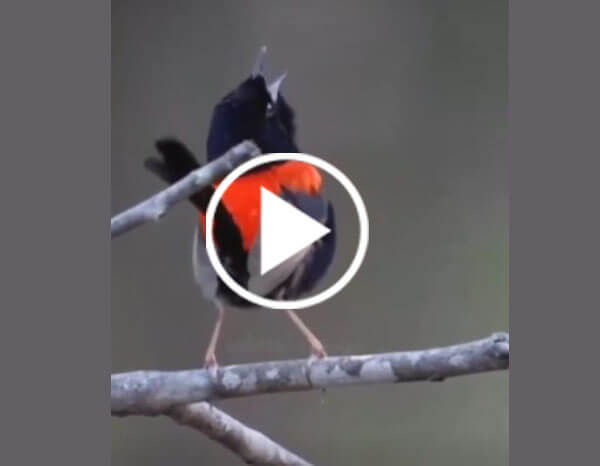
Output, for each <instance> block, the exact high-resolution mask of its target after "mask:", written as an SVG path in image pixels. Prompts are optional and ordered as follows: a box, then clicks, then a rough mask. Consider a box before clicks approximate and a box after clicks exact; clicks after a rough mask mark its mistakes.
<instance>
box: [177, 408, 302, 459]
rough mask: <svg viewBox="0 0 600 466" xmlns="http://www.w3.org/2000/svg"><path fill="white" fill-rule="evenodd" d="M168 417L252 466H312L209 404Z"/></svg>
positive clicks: (180, 410) (186, 409)
mask: <svg viewBox="0 0 600 466" xmlns="http://www.w3.org/2000/svg"><path fill="white" fill-rule="evenodd" d="M165 414H167V415H168V416H170V417H171V418H173V419H174V420H175V421H176V422H177V423H178V424H181V425H185V426H188V427H192V428H194V429H197V430H199V431H200V432H202V433H204V434H205V435H206V436H208V437H209V438H211V439H213V440H215V441H216V442H218V443H220V444H221V445H223V446H224V447H225V448H227V449H229V450H231V451H232V452H233V453H235V454H237V455H238V456H239V457H240V458H241V459H242V460H244V461H245V462H246V463H248V464H261V465H285V466H288V465H290V466H292V465H293V466H311V465H310V463H308V462H307V461H305V460H304V459H302V458H300V457H299V456H297V455H295V454H294V453H292V452H291V451H289V450H287V449H285V448H284V447H282V446H281V445H279V444H278V443H275V442H274V441H273V440H271V439H270V438H269V437H267V436H266V435H264V434H263V433H261V432H259V431H257V430H255V429H252V428H251V427H248V426H246V425H244V424H242V423H241V422H240V421H238V420H237V419H234V418H233V417H231V416H229V415H228V414H226V413H224V412H223V411H221V410H219V409H217V408H215V407H214V406H212V405H209V404H208V403H204V402H203V403H193V404H188V405H181V406H175V407H173V408H171V409H170V410H168V411H167V412H165Z"/></svg>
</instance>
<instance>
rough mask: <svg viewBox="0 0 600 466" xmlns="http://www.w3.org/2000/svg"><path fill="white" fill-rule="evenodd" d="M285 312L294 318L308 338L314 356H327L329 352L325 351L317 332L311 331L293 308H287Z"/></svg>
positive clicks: (299, 328) (293, 320)
mask: <svg viewBox="0 0 600 466" xmlns="http://www.w3.org/2000/svg"><path fill="white" fill-rule="evenodd" d="M285 312H286V313H287V315H288V317H289V318H290V319H292V322H293V323H294V325H295V326H296V327H297V328H298V330H300V333H302V335H303V336H304V338H306V341H307V342H308V345H309V346H310V352H311V354H312V355H313V356H316V357H317V358H324V357H326V356H327V353H326V352H325V347H324V346H323V343H321V341H320V340H319V339H318V338H317V337H316V336H315V334H314V333H312V332H311V330H310V329H309V328H308V327H307V326H306V324H305V323H304V322H303V321H302V319H300V317H298V315H297V314H296V313H295V312H294V311H292V310H286V311H285Z"/></svg>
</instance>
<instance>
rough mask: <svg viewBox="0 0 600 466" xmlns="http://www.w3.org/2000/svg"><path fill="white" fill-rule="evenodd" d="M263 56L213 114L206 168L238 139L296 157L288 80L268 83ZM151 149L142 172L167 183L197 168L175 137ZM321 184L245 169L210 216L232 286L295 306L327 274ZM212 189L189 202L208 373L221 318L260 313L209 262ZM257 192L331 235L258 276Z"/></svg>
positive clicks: (307, 171) (327, 207)
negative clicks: (210, 313) (206, 305)
mask: <svg viewBox="0 0 600 466" xmlns="http://www.w3.org/2000/svg"><path fill="white" fill-rule="evenodd" d="M265 54H266V47H264V46H263V47H262V48H261V49H260V51H259V53H258V57H257V59H256V61H255V64H254V66H253V68H252V72H251V73H250V76H248V77H247V78H246V79H244V80H243V81H242V82H241V83H240V84H239V85H238V86H237V87H236V88H234V89H233V90H232V91H230V92H228V93H227V94H226V95H225V96H224V97H223V98H222V99H221V100H220V101H219V102H218V103H217V105H216V106H215V107H214V109H213V112H212V118H211V122H210V128H209V131H208V138H207V142H206V153H207V161H208V162H210V161H213V160H215V159H217V158H219V157H221V156H222V155H223V154H225V153H226V152H227V151H228V150H229V149H230V148H232V147H233V146H235V145H236V144H238V143H240V142H242V141H244V140H251V141H253V142H254V143H255V144H256V146H257V147H258V148H259V149H260V152H261V153H262V154H268V153H281V152H287V153H298V152H299V148H298V145H297V143H296V119H295V111H294V109H293V108H292V107H291V105H290V104H289V103H288V102H287V100H286V99H285V97H284V96H283V94H282V89H281V87H282V83H283V81H284V79H285V78H286V76H287V73H283V74H281V75H280V76H279V77H277V78H276V79H274V80H273V81H271V82H270V83H267V81H266V78H265V76H264V59H265ZM155 148H156V150H157V152H158V154H159V156H158V157H157V156H153V157H149V158H147V159H146V160H145V166H146V168H147V169H148V170H150V171H151V172H152V173H153V174H155V175H156V176H158V177H159V178H160V179H162V180H163V181H164V182H166V183H168V184H173V183H175V182H177V181H178V180H180V179H181V178H183V177H184V176H186V175H187V174H188V173H190V172H191V171H193V170H196V169H197V168H199V167H200V166H201V165H200V163H199V162H198V159H197V157H196V156H195V155H194V154H193V152H192V151H191V150H190V149H189V148H188V147H187V146H186V145H185V144H184V143H183V142H181V141H180V140H179V139H177V138H174V137H165V138H161V139H159V140H157V141H156V142H155ZM323 183H324V182H323V177H322V174H321V173H320V171H319V170H318V169H317V168H316V167H314V166H312V165H310V164H307V163H304V162H298V161H283V162H273V163H268V164H264V165H261V166H258V167H256V168H254V169H251V170H250V171H248V172H246V173H244V174H243V175H242V176H241V177H239V178H238V179H236V180H235V181H234V183H233V184H232V185H231V186H230V187H229V188H228V189H227V190H226V192H225V193H224V195H223V197H222V199H221V201H220V203H219V204H218V207H217V210H216V213H215V217H214V222H213V224H214V230H213V237H214V240H215V245H216V249H217V252H218V255H219V258H220V261H221V263H222V264H223V266H224V267H225V269H226V270H227V272H228V273H229V275H230V276H231V277H232V278H233V279H234V280H235V281H236V282H237V283H239V284H240V285H242V286H244V287H246V288H247V289H248V290H249V291H251V292H254V293H257V294H259V295H261V296H264V297H266V298H270V299H278V300H282V299H284V300H290V299H297V298H299V297H301V296H303V295H305V294H307V293H308V292H310V291H311V290H312V289H314V288H315V286H316V285H317V283H318V282H319V281H320V280H321V279H322V278H323V277H324V276H325V275H326V273H327V271H328V269H329V268H330V266H331V264H332V262H333V259H334V255H335V249H336V228H335V211H334V208H333V205H332V203H331V202H329V201H327V200H326V199H325V196H324V193H323ZM216 186H218V183H215V184H214V185H213V186H209V187H207V188H204V189H202V190H200V191H199V192H196V193H195V194H193V195H191V196H190V198H189V200H190V201H191V203H192V205H193V206H194V207H195V209H196V211H197V219H196V230H195V232H194V237H193V247H192V265H193V272H194V277H195V281H196V282H197V284H198V285H199V287H200V289H201V290H202V293H203V295H204V296H205V298H207V299H208V300H209V301H211V302H212V303H214V305H215V307H216V309H217V312H218V315H217V318H216V322H215V325H214V328H213V332H212V335H211V338H210V341H209V344H208V347H207V349H206V353H205V356H204V365H205V367H207V368H214V367H217V366H218V363H217V358H216V347H217V342H218V340H219V337H220V334H221V328H222V325H223V319H224V315H225V312H226V311H227V312H228V311H229V310H230V309H237V310H251V309H256V308H258V306H256V305H255V304H254V303H250V302H248V301H247V300H245V299H244V298H242V297H240V296H238V295H237V294H236V293H234V292H233V291H232V290H230V289H229V287H228V286H227V285H225V284H224V283H223V281H222V280H221V279H220V278H219V277H218V276H217V275H216V273H215V271H214V270H213V268H212V266H211V264H210V262H209V260H208V255H207V253H206V247H205V238H204V233H205V214H206V209H207V206H208V202H209V201H210V198H211V196H212V195H213V193H214V191H215V189H216ZM261 186H262V187H265V188H267V189H268V190H269V191H271V192H272V193H274V194H276V195H278V196H280V197H281V198H282V199H283V200H285V201H286V202H289V203H290V204H292V205H293V206H294V207H296V208H298V209H299V210H301V211H302V212H304V213H306V214H308V215H310V216H311V217H312V218H313V219H315V220H317V221H319V222H321V223H322V224H323V225H325V226H326V227H327V228H328V229H329V230H330V232H329V234H327V235H325V236H324V237H323V238H321V239H320V240H318V241H316V242H315V243H313V244H312V245H311V246H310V247H308V248H305V249H304V250H302V251H300V252H299V253H297V254H295V255H294V256H292V257H291V258H289V259H288V260H286V261H285V262H284V263H282V264H281V265H280V266H278V267H275V268H274V269H273V270H271V271H269V272H267V273H266V274H265V275H261V274H260V267H259V264H260V260H259V257H260V253H259V246H260V240H259V237H260V236H259V229H260V189H261ZM285 313H286V314H287V316H288V317H289V318H290V319H291V321H292V322H293V324H294V325H295V327H296V328H297V329H298V330H299V331H300V333H301V334H302V335H303V336H304V338H305V339H306V341H307V343H308V345H309V347H310V357H311V358H323V357H325V356H326V355H327V353H326V350H325V347H324V345H323V344H322V343H321V341H320V340H319V339H318V338H317V337H316V336H315V334H314V333H313V332H312V330H311V329H310V328H309V327H308V326H307V325H306V323H304V321H303V320H302V319H300V317H299V316H298V314H297V313H296V312H295V311H294V310H292V309H289V310H285Z"/></svg>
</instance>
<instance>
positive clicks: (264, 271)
mask: <svg viewBox="0 0 600 466" xmlns="http://www.w3.org/2000/svg"><path fill="white" fill-rule="evenodd" d="M288 160H294V161H297V162H304V163H308V164H311V165H313V166H315V167H316V168H320V169H321V170H323V171H325V172H327V173H328V174H329V175H331V176H332V177H333V178H335V179H336V180H337V181H338V182H339V183H340V184H341V185H342V186H343V187H344V188H345V189H346V191H347V193H348V195H349V196H350V199H351V200H352V202H353V203H354V207H355V208H356V213H357V215H358V223H359V227H360V230H359V237H358V244H357V245H356V252H355V254H354V257H353V258H352V261H351V262H350V265H349V266H348V268H347V269H346V271H345V272H344V273H343V274H342V275H341V276H340V277H339V278H338V279H337V281H336V282H335V283H334V284H333V285H331V286H329V287H328V288H327V289H325V290H322V291H321V292H319V293H317V294H315V295H314V296H308V297H305V298H301V299H296V300H285V299H282V300H277V299H270V298H266V297H265V294H264V293H263V292H262V291H263V290H262V289H261V286H262V282H258V283H248V288H245V287H243V286H241V285H240V284H239V283H238V282H237V281H235V280H234V279H233V278H232V277H231V276H230V275H229V273H228V272H227V270H225V267H224V266H223V264H222V263H221V260H220V258H219V254H218V252H217V248H216V247H215V242H214V238H213V226H214V217H215V213H216V211H217V206H218V204H219V202H220V200H221V197H222V196H223V194H224V193H225V191H226V190H227V188H229V186H231V185H232V183H233V182H234V181H235V180H236V179H237V178H238V177H240V176H242V175H243V174H244V173H246V172H248V171H250V170H252V169H253V168H256V167H259V166H260V165H264V164H267V163H276V162H283V161H288ZM260 201H261V209H260V210H261V214H260V215H261V217H260V237H259V245H260V253H259V254H257V256H258V257H256V261H255V262H254V263H253V264H254V266H256V268H255V269H254V270H256V271H257V272H260V273H257V274H256V276H259V275H260V278H261V279H263V278H264V279H266V280H268V278H269V275H271V274H270V273H269V272H272V273H274V274H277V272H278V269H279V267H285V266H286V264H288V262H287V261H288V260H289V261H293V260H294V256H301V255H302V251H303V249H305V248H307V247H308V246H310V245H311V244H313V243H314V242H315V241H318V240H319V239H320V238H323V237H324V236H326V235H327V234H328V233H330V230H329V229H328V228H327V227H325V226H324V225H322V224H321V223H319V222H318V221H316V220H314V219H313V218H312V217H310V216H308V215H306V214H305V213H304V212H302V211H300V210H299V209H297V208H296V207H294V206H293V205H291V204H289V203H288V202H286V201H284V200H283V199H281V198H280V197H278V196H276V195H275V194H273V193H272V192H270V191H268V190H267V189H264V188H263V187H261V191H260ZM205 221H206V226H205V231H206V252H207V254H208V259H209V260H210V263H211V265H212V267H213V269H214V270H215V272H216V273H217V275H218V276H219V278H220V279H221V280H222V281H223V283H224V284H225V285H227V287H229V289H230V290H232V291H233V292H235V293H236V294H237V295H238V296H240V297H242V298H244V299H245V300H247V301H249V302H251V303H253V304H256V305H257V306H261V307H264V308H271V309H282V310H290V309H303V308H307V307H311V306H315V305H317V304H319V303H322V302H323V301H325V300H327V299H329V298H331V297H332V296H334V295H335V294H336V293H339V292H340V291H341V290H342V289H343V288H344V287H345V286H346V285H347V284H348V283H349V282H350V280H352V277H354V275H356V273H357V272H358V269H359V267H360V265H361V264H362V262H363V259H364V257H365V254H366V251H367V245H368V243H369V219H368V216H367V209H366V208H365V204H364V202H363V200H362V197H361V196H360V193H359V192H358V190H357V189H356V187H355V186H354V184H353V183H352V181H350V179H349V178H348V177H347V176H346V175H345V174H344V173H343V172H342V171H340V170H339V169H338V168H337V167H335V166H333V165H332V164H330V163H329V162H326V161H325V160H323V159H321V158H319V157H315V156H314V155H309V154H299V153H282V154H266V155H260V156H258V157H256V158H253V159H251V160H248V161H247V162H245V163H243V164H242V165H240V166H239V167H237V168H236V169H234V170H233V171H232V172H231V173H229V175H227V176H226V177H225V178H224V179H223V180H222V181H221V182H220V183H219V185H218V187H217V189H216V190H215V192H214V194H213V195H212V197H211V198H210V202H209V203H208V207H207V208H206V217H205ZM257 252H258V251H257ZM248 260H249V261H250V260H251V258H249V259H248ZM259 261H260V266H259V264H257V262H259ZM254 285H255V286H254ZM251 290H252V291H251Z"/></svg>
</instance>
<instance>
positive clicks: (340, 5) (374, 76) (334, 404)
mask: <svg viewBox="0 0 600 466" xmlns="http://www.w3.org/2000/svg"><path fill="white" fill-rule="evenodd" d="M262 44H267V45H268V46H269V54H268V64H269V70H271V71H272V72H273V73H277V72H280V71H284V70H287V71H288V72H289V76H288V79H287V82H286V83H285V85H284V93H285V94H286V96H287V97H288V99H289V101H290V102H291V103H292V105H294V106H295V108H296V110H297V113H298V126H299V143H300V146H301V149H302V150H303V151H305V152H308V153H311V154H315V155H318V156H321V157H323V158H325V159H327V160H329V161H330V162H332V163H334V164H335V165H337V166H338V167H339V168H341V169H342V170H343V171H344V172H345V173H346V174H347V175H348V176H349V177H350V178H351V179H352V180H353V181H354V182H355V184H356V185H357V187H358V189H359V190H360V192H361V194H362V196H363V197H364V200H365V203H366V205H367V208H368V210H369V215H370V222H371V241H370V246H369V250H368V253H367V258H366V260H365V263H364V265H363V266H362V268H361V270H360V271H359V273H358V275H357V276H356V278H355V279H354V280H353V281H352V282H351V283H350V285H349V286H348V287H347V288H346V289H344V290H343V292H342V293H340V294H339V295H337V296H335V297H334V298H333V299H331V300H330V301H328V302H326V303H324V304H322V305H321V306H318V307H317V308H315V309H311V310H307V311H304V312H303V313H302V314H301V315H302V316H303V317H304V318H305V319H306V320H307V322H308V323H309V324H310V325H311V326H312V328H313V329H314V331H315V332H316V333H317V334H318V335H319V336H320V337H321V338H322V340H323V341H324V343H325V344H326V346H327V349H328V351H329V353H330V354H350V353H367V352H379V351H392V350H401V349H416V348H425V347H431V346H437V345H446V344H452V343H457V342H461V341H466V340H471V339H476V338H479V337H483V336H487V335H488V334H490V333H492V332H494V331H497V330H506V329H507V328H508V173H507V172H508V170H507V157H506V106H507V48H508V44H507V2H506V1H499V0H468V1H466V0H457V1H453V2H443V1H397V2H391V1H390V2H384V1H373V2H366V1H362V2H350V1H343V2H294V3H292V2H274V1H270V2H269V1H253V2H237V1H225V2H223V1H220V2H198V1H169V2H167V1H154V0H152V1H148V0H146V1H142V0H136V1H113V2H112V44H111V46H112V57H113V58H112V171H111V173H112V180H111V184H112V203H111V205H112V211H113V213H117V212H118V211H120V210H122V209H124V208H126V207H129V206H130V205H132V204H133V203H135V202H137V201H139V200H141V199H142V198H144V197H145V196H148V195H149V194H151V193H153V192H155V191H156V190H157V189H159V188H160V187H161V186H162V185H161V184H160V182H159V181H158V180H156V179H154V177H153V176H151V175H150V174H148V173H147V172H145V170H144V169H143V167H142V163H143V159H144V157H146V156H147V155H150V154H151V153H152V151H153V149H152V144H153V141H154V140H155V139H156V138H158V137H161V136H165V135H177V136H179V137H181V139H183V140H184V141H185V142H187V143H188V144H189V145H190V146H191V147H192V148H193V149H194V150H195V151H196V153H197V154H199V155H201V156H202V157H204V144H205V142H206V134H207V130H208V124H209V118H210V114H211V111H212V107H213V105H214V104H215V103H216V102H217V100H218V99H219V98H221V97H222V96H223V95H224V94H225V93H226V92H227V91H229V90H230V89H231V88H233V87H234V86H235V85H237V84H238V83H239V82H240V81H241V80H242V79H243V78H245V77H246V76H247V74H248V73H249V71H250V69H251V66H252V63H253V61H254V57H255V55H256V52H257V50H258V48H259V46H260V45H262ZM331 192H332V197H334V199H335V198H336V197H338V196H341V197H343V193H342V194H341V195H338V194H336V189H335V187H331ZM340 199H341V198H340ZM340 205H341V207H340V210H339V212H340V213H339V215H338V222H339V224H340V229H341V230H342V231H347V232H348V237H351V235H354V237H355V236H356V219H355V216H353V215H352V212H351V210H350V208H346V207H345V205H344V203H343V200H340ZM194 219H195V216H194V214H193V212H192V210H191V208H190V207H189V206H188V205H185V204H181V205H180V206H178V207H177V208H176V209H174V210H173V211H171V212H170V213H169V215H168V216H167V217H166V218H165V219H164V220H163V221H162V222H161V223H160V224H158V225H148V226H145V227H143V228H140V229H138V230H135V231H134V232H132V233H130V234H128V235H125V236H123V237H121V238H118V239H116V240H114V241H113V242H112V256H111V257H112V279H111V281H112V370H113V371H114V372H117V371H127V370H134V369H181V368H191V367H198V366H200V365H201V364H202V358H203V353H204V349H205V346H206V344H207V342H208V338H209V335H210V332H211V330H212V325H213V322H214V318H215V315H216V314H215V312H214V309H213V308H212V306H211V305H210V304H209V303H207V302H205V301H204V300H203V299H202V297H201V295H200V292H199V290H198V289H197V288H196V286H195V285H194V282H193V278H192V272H191V259H190V252H191V238H192V232H193V227H194ZM347 253H348V252H347V251H346V249H344V250H342V251H341V255H340V259H339V260H338V262H337V263H336V266H335V268H334V271H333V273H332V274H333V275H335V273H336V272H339V271H340V269H341V268H343V267H342V266H343V263H344V261H345V257H346V256H345V255H346V254H347ZM306 354H307V348H306V346H305V343H304V341H303V340H302V338H301V337H300V335H299V334H297V332H296V331H295V329H294V328H293V327H292V325H291V324H290V322H289V321H288V320H287V319H286V318H285V317H284V316H282V315H278V314H275V313H274V312H269V311H262V312H261V311H257V312H248V313H235V314H234V313H229V314H228V315H227V317H226V321H225V327H224V333H223V340H222V341H221V346H220V347H219V349H218V356H219V361H220V363H221V364H230V363H237V362H245V361H260V360H267V359H284V358H297V357H303V356H305V355H306ZM217 405H218V406H219V407H221V408H222V409H224V410H225V411H227V412H228V413H230V414H232V415H233V416H235V417H237V418H239V419H240V420H241V421H243V422H246V423H248V424H249V425H251V426H253V427H256V428H257V429H259V430H261V431H263V432H264V433H266V434H267V435H270V436H272V437H273V438H274V439H275V440H276V441H279V442H281V443H282V444H283V445H285V446H287V447H288V448H290V449H292V450H293V451H296V452H298V453H300V454H301V455H302V456H304V457H305V458H307V459H308V460H310V461H312V462H314V463H315V464H319V465H323V464H328V465H364V464H367V463H370V464H382V465H383V464H385V465H397V464H402V465H432V466H433V465H444V466H448V465H477V466H481V465H483V464H485V465H506V464H508V373H507V372H503V373H490V374H482V375H476V376H468V377H462V378H457V379H451V380H447V381H446V382H444V383H415V384H400V385H376V386H364V387H356V388H345V389H333V390H328V391H327V392H326V393H318V392H314V393H313V392H311V393H288V394H276V395H268V396H258V397H253V398H248V399H240V400H229V401H223V402H218V403H217ZM112 450H113V453H112V460H113V461H112V462H113V465H115V466H119V465H137V464H140V465H141V464H143V465H144V466H154V465H157V466H158V465H161V466H162V465H164V464H166V463H172V464H177V465H179V466H183V465H195V466H197V465H199V464H209V465H230V464H238V459H237V458H236V457H235V456H233V455H232V454H231V453H229V452H228V451H226V450H225V449H223V448H222V447H221V446H219V445H218V444H216V443H213V442H212V441H210V440H208V439H207V438H205V437H204V436H203V435H201V434H200V433H198V432H196V431H194V430H191V429H189V428H183V427H179V426H177V425H175V424H174V423H173V422H172V421H171V420H169V419H165V418H141V417H140V418H125V419H120V418H119V419H114V420H113V421H112Z"/></svg>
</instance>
